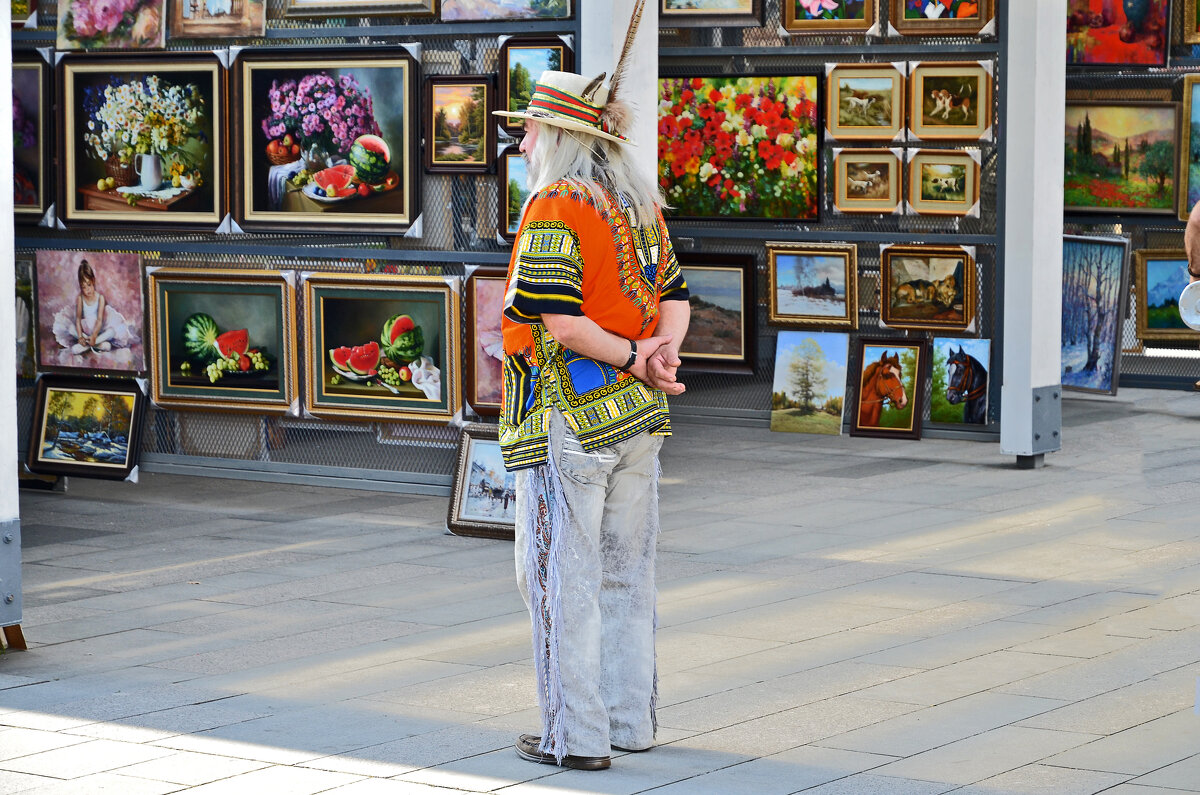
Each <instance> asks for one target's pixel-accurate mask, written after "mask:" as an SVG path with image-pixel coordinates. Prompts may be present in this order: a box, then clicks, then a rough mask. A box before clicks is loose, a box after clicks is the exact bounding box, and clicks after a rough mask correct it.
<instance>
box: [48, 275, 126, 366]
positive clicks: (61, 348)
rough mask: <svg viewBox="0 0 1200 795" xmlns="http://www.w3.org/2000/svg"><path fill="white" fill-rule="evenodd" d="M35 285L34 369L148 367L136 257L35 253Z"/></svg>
mask: <svg viewBox="0 0 1200 795" xmlns="http://www.w3.org/2000/svg"><path fill="white" fill-rule="evenodd" d="M35 287H36V290H37V292H36V294H35V297H36V300H35V302H34V306H35V308H36V309H35V315H36V317H35V327H36V329H37V366H38V370H42V371H52V372H77V373H78V372H87V373H113V374H122V373H140V372H142V371H143V370H145V369H146V358H145V353H144V351H143V347H142V326H143V324H144V321H145V313H144V311H143V308H142V264H141V257H140V256H139V255H137V254H114V253H111V252H100V251H38V252H37V276H36V279H35Z"/></svg>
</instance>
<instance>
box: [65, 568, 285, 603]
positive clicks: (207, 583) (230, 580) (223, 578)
mask: <svg viewBox="0 0 1200 795" xmlns="http://www.w3.org/2000/svg"><path fill="white" fill-rule="evenodd" d="M283 579H284V578H283V577H281V576H279V575H277V574H273V573H270V572H262V571H236V572H232V573H230V574H218V575H216V576H209V577H205V578H203V579H202V580H179V581H176V582H170V583H167V584H165V585H154V586H150V587H147V588H140V589H134V590H129V591H120V592H117V593H106V594H104V595H102V596H95V597H91V598H88V599H81V600H79V601H78V602H76V603H75V604H78V605H80V606H81V607H87V608H94V609H97V610H105V611H115V610H135V609H137V608H139V607H151V606H153V605H160V604H165V603H168V602H180V601H184V600H190V599H206V598H208V597H209V596H211V595H212V594H214V593H225V592H228V591H229V590H231V589H242V588H251V587H258V586H262V585H273V584H275V583H278V582H281V581H282V580H283Z"/></svg>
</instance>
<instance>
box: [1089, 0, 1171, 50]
mask: <svg viewBox="0 0 1200 795" xmlns="http://www.w3.org/2000/svg"><path fill="white" fill-rule="evenodd" d="M1170 12H1171V4H1170V0H1122V2H1113V0H1070V4H1069V5H1068V7H1067V63H1068V64H1089V65H1098V64H1103V65H1106V66H1124V65H1131V64H1139V65H1143V66H1165V65H1166V63H1167V47H1168V46H1169V44H1170V37H1169V36H1168V33H1167V20H1168V16H1169V15H1170Z"/></svg>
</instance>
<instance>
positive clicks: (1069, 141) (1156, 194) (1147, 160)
mask: <svg viewBox="0 0 1200 795" xmlns="http://www.w3.org/2000/svg"><path fill="white" fill-rule="evenodd" d="M1178 115H1179V108H1178V106H1177V105H1175V104H1174V103H1170V102H1159V103H1153V102H1140V103H1138V102H1122V103H1120V104H1107V103H1092V102H1071V101H1070V100H1068V102H1067V117H1066V122H1067V124H1066V130H1065V136H1066V140H1065V145H1066V160H1065V163H1066V165H1065V171H1066V175H1065V176H1066V179H1065V182H1064V186H1065V190H1066V193H1065V196H1064V203H1065V205H1066V207H1067V209H1068V210H1076V211H1087V212H1110V213H1111V212H1137V213H1168V214H1170V213H1173V212H1174V210H1175V167H1176V164H1177V162H1178V161H1177V143H1176V141H1177V137H1176V130H1177V125H1178Z"/></svg>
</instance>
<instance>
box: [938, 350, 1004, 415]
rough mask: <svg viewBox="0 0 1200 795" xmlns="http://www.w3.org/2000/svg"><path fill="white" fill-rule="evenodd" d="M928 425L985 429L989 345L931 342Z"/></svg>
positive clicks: (989, 363)
mask: <svg viewBox="0 0 1200 795" xmlns="http://www.w3.org/2000/svg"><path fill="white" fill-rule="evenodd" d="M931 362H932V365H933V367H932V376H933V379H932V380H933V390H932V392H931V398H930V401H929V421H930V422H945V423H953V424H966V425H986V424H987V406H988V372H989V371H990V370H991V366H992V365H991V362H992V341H991V340H977V339H959V338H956V337H955V338H950V337H934V338H933V354H932V358H931Z"/></svg>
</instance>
